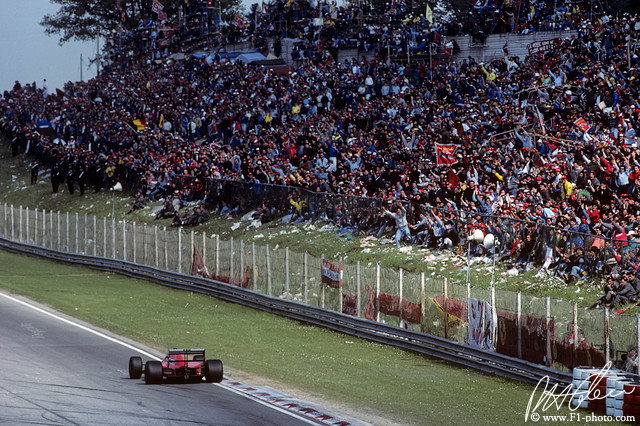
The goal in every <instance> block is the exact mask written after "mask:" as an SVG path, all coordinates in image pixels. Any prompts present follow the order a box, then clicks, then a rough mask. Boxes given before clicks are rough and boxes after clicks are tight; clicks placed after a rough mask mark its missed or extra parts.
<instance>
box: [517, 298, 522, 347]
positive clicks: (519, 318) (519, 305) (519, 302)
mask: <svg viewBox="0 0 640 426" xmlns="http://www.w3.org/2000/svg"><path fill="white" fill-rule="evenodd" d="M516 325H517V327H518V359H522V293H520V292H519V291H518V293H516Z"/></svg>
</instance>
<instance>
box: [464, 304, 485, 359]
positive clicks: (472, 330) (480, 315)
mask: <svg viewBox="0 0 640 426" xmlns="http://www.w3.org/2000/svg"><path fill="white" fill-rule="evenodd" d="M484 318H485V315H484V300H478V299H473V298H469V331H468V333H467V345H469V346H471V347H473V348H477V349H480V348H482V342H483V341H484Z"/></svg>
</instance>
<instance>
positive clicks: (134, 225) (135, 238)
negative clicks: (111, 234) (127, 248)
mask: <svg viewBox="0 0 640 426" xmlns="http://www.w3.org/2000/svg"><path fill="white" fill-rule="evenodd" d="M136 231H137V229H136V223H135V222H133V223H132V224H131V233H132V234H133V238H132V241H133V246H132V251H133V253H132V256H131V258H132V261H133V263H137V262H136V260H137V259H138V257H137V256H136V251H137V250H136V249H137V248H138V247H137V246H138V244H137V243H138V233H137V232H136Z"/></svg>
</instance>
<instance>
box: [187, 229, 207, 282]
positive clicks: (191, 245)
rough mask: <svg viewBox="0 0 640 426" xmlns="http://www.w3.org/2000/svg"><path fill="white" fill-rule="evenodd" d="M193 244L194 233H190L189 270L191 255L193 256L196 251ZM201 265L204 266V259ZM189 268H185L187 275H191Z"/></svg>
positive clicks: (191, 261)
mask: <svg viewBox="0 0 640 426" xmlns="http://www.w3.org/2000/svg"><path fill="white" fill-rule="evenodd" d="M193 244H194V232H193V231H191V238H190V244H189V248H190V250H189V252H190V253H191V257H190V258H189V259H191V260H190V263H191V268H193V255H194V254H195V251H196V250H195V246H194V245H193ZM202 264H203V265H204V258H203V259H202ZM191 268H187V271H188V272H187V273H189V274H190V273H191Z"/></svg>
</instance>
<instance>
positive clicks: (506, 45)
mask: <svg viewBox="0 0 640 426" xmlns="http://www.w3.org/2000/svg"><path fill="white" fill-rule="evenodd" d="M502 52H503V53H504V56H505V58H506V57H507V56H509V42H507V43H505V44H504V46H502Z"/></svg>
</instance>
